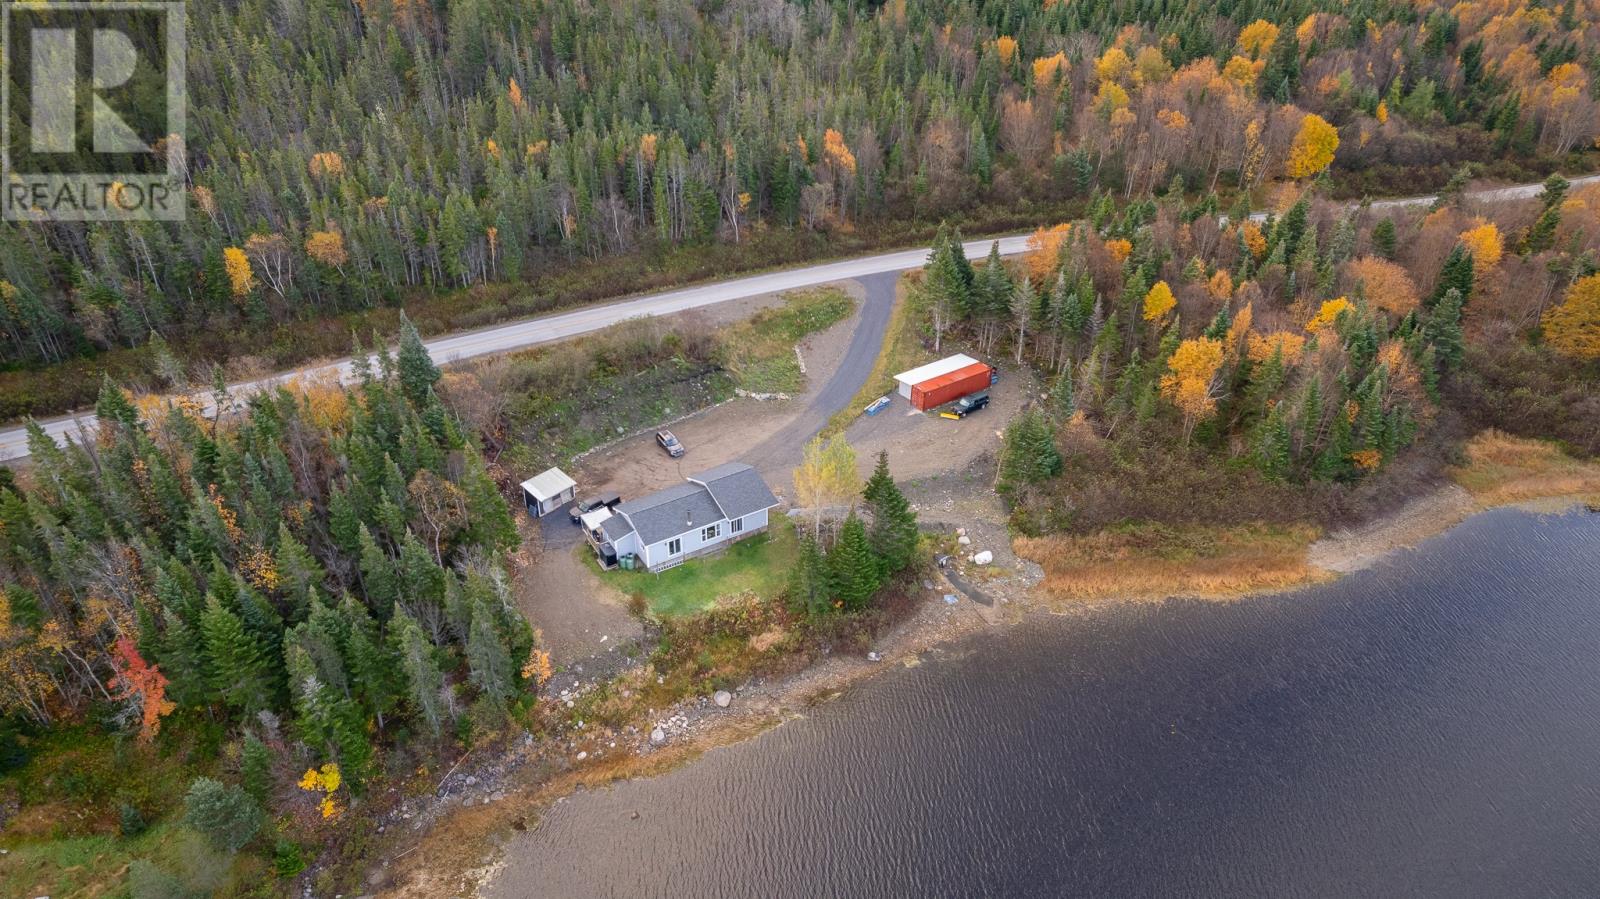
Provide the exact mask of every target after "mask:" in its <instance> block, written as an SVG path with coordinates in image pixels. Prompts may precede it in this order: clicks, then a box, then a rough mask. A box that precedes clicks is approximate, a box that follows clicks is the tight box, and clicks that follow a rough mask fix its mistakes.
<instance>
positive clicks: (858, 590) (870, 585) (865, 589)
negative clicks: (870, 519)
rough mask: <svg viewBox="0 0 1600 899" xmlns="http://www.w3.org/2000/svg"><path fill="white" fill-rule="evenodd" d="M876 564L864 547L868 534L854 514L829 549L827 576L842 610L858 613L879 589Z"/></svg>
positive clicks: (877, 564)
mask: <svg viewBox="0 0 1600 899" xmlns="http://www.w3.org/2000/svg"><path fill="white" fill-rule="evenodd" d="M879 570H880V568H879V562H878V560H877V559H876V558H875V557H874V556H873V555H872V548H871V547H870V546H869V545H868V544H867V531H866V528H865V527H864V526H863V525H862V523H861V519H860V518H859V517H858V516H857V515H856V514H855V513H854V512H852V513H850V517H849V518H846V519H845V522H844V525H843V526H841V527H840V529H839V538H838V540H837V541H835V542H834V544H833V548H832V549H830V550H828V575H829V581H830V583H831V584H832V586H833V595H834V596H835V597H837V598H838V600H839V601H840V602H841V603H843V604H844V608H845V611H847V612H858V611H860V610H862V609H864V608H866V606H867V602H868V600H870V599H871V598H872V594H873V593H875V592H876V591H877V589H878V572H879Z"/></svg>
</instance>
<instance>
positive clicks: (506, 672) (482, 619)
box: [467, 597, 516, 709]
mask: <svg viewBox="0 0 1600 899" xmlns="http://www.w3.org/2000/svg"><path fill="white" fill-rule="evenodd" d="M467 668H468V673H469V677H470V678H471V680H472V683H473V684H474V685H475V686H476V687H477V688H478V689H479V690H480V691H481V692H482V693H483V695H484V697H485V698H487V699H488V700H489V701H490V703H492V704H493V705H494V707H495V708H497V709H503V708H505V707H506V704H507V703H508V702H509V701H510V699H511V694H512V690H513V689H514V688H515V686H516V666H515V664H514V663H513V662H512V659H511V656H510V654H509V653H508V652H507V651H506V645H505V641H504V639H503V638H502V637H501V635H500V630H499V628H498V627H497V626H496V621H495V615H494V611H493V608H492V607H491V606H490V605H489V603H488V602H487V601H486V600H484V599H483V598H481V597H480V598H479V599H478V600H477V601H476V602H474V603H473V607H472V626H471V630H470V632H469V633H468V634H467Z"/></svg>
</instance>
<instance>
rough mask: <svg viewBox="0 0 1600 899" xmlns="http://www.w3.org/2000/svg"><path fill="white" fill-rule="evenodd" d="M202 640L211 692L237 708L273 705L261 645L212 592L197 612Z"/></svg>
mask: <svg viewBox="0 0 1600 899" xmlns="http://www.w3.org/2000/svg"><path fill="white" fill-rule="evenodd" d="M200 630H201V633H202V635H203V637H204V641H205V659H206V676H207V678H208V680H209V681H210V684H211V689H212V691H213V692H214V694H215V695H216V696H218V697H220V698H221V699H222V701H223V702H224V703H226V704H227V705H229V706H230V707H232V708H233V709H235V710H236V711H238V712H241V713H244V714H247V715H248V714H254V713H255V712H260V711H265V710H267V709H271V708H272V707H273V704H274V703H273V700H274V698H275V696H276V692H277V691H276V689H275V688H274V684H273V677H272V675H271V671H272V668H271V666H270V662H269V658H268V654H267V651H266V649H265V647H263V646H262V644H261V643H260V641H259V640H257V639H256V637H254V636H253V635H251V634H250V632H249V631H247V630H245V626H244V622H243V621H241V620H240V619H239V616H237V615H235V614H234V613H233V612H232V611H231V610H229V609H227V608H224V607H223V605H222V603H221V602H219V601H218V600H217V597H216V596H215V595H212V596H208V597H207V598H206V610H205V612H204V613H202V614H201V616H200Z"/></svg>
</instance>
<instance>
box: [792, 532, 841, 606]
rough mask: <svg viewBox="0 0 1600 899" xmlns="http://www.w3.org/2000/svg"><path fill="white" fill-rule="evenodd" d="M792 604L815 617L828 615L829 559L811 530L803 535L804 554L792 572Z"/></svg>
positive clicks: (801, 552) (801, 543) (802, 548)
mask: <svg viewBox="0 0 1600 899" xmlns="http://www.w3.org/2000/svg"><path fill="white" fill-rule="evenodd" d="M787 595H788V600H789V607H790V608H792V609H794V610H795V611H796V612H799V613H801V614H803V615H807V616H809V617H812V618H816V617H818V616H821V615H824V614H827V612H828V610H829V605H828V600H829V599H830V598H831V595H832V585H831V583H830V582H829V577H828V566H827V561H826V560H825V559H824V558H823V556H822V551H821V550H820V549H819V548H818V547H817V541H816V538H815V537H813V536H812V535H811V533H810V532H809V531H807V532H806V533H804V534H802V535H801V537H800V555H799V557H798V558H796V559H795V563H794V568H792V569H790V571H789V587H788V594H787Z"/></svg>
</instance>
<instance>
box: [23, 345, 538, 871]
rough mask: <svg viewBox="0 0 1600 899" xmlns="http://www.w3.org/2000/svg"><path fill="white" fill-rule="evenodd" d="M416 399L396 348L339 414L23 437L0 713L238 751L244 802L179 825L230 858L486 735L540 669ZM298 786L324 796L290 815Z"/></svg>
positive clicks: (494, 518) (272, 396) (290, 410)
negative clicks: (272, 818) (267, 821)
mask: <svg viewBox="0 0 1600 899" xmlns="http://www.w3.org/2000/svg"><path fill="white" fill-rule="evenodd" d="M437 379H438V371H437V369H435V368H434V367H433V364H432V362H431V361H430V360H429V359H428V356H427V354H426V352H424V351H423V350H422V348H421V343H420V341H419V340H418V339H417V337H416V334H415V332H414V331H411V332H408V333H407V334H406V335H404V336H403V338H402V341H401V350H400V352H399V355H398V357H390V356H388V355H381V356H380V357H379V362H378V365H377V366H376V368H375V369H374V370H366V371H363V372H362V373H361V378H360V383H359V384H357V385H355V386H354V387H351V388H343V387H338V386H332V385H299V386H298V387H296V388H295V389H290V388H287V387H285V388H282V389H279V390H278V391H276V392H272V393H263V394H257V395H255V396H252V397H251V398H250V399H249V400H248V401H247V402H243V403H234V402H232V401H231V399H230V398H229V397H227V396H226V395H225V394H224V395H221V396H219V401H220V405H221V408H222V409H223V412H222V414H221V415H219V416H217V417H216V418H214V419H213V418H211V417H208V416H204V415H200V414H198V413H197V412H196V411H195V410H194V409H192V408H190V407H188V406H186V405H183V404H173V405H165V406H161V407H159V408H158V407H154V406H152V407H151V408H148V409H141V408H139V407H137V406H135V405H134V404H133V403H132V402H131V401H130V399H129V398H128V396H127V395H126V394H124V393H123V392H122V391H120V390H119V389H117V388H115V387H113V386H110V385H109V384H108V385H106V387H105V389H104V391H103V393H102V396H101V401H100V403H99V406H98V408H97V412H98V413H99V419H100V420H99V425H98V428H99V430H98V432H97V433H96V434H94V435H93V437H92V439H91V440H89V441H86V442H84V443H81V444H73V445H71V446H68V447H66V448H64V449H63V448H60V447H57V446H56V445H55V444H54V443H53V442H52V441H51V440H50V439H49V438H48V437H46V436H44V434H43V433H42V432H40V431H38V430H37V429H35V432H34V435H33V436H34V439H33V441H32V443H31V450H32V453H33V468H32V470H31V472H30V474H29V476H28V478H27V481H28V483H29V485H30V486H29V487H28V488H27V489H13V488H11V487H10V486H8V487H7V489H4V490H0V535H3V538H4V539H3V540H0V570H3V577H0V580H3V586H0V711H3V713H4V715H5V716H7V718H8V719H12V720H21V721H26V722H27V723H28V725H29V727H30V729H31V730H33V731H35V732H37V733H47V732H49V731H50V730H51V729H57V730H60V731H62V732H66V731H67V729H70V728H71V727H73V726H74V725H76V724H79V723H81V722H85V721H88V722H92V723H94V724H95V725H97V726H98V727H100V728H105V729H107V730H110V731H115V730H118V729H126V730H127V731H129V732H132V733H136V734H138V735H139V740H140V741H141V742H150V741H152V740H153V739H154V738H156V736H157V734H158V732H163V731H164V730H173V729H174V728H176V730H177V732H178V733H180V734H182V735H183V736H182V737H180V739H179V741H178V743H177V745H188V746H194V745H199V746H202V747H203V746H206V745H212V746H213V747H214V746H215V745H216V743H217V742H220V741H221V740H222V739H223V736H224V734H232V735H235V736H238V735H242V738H243V739H242V743H236V744H235V745H236V746H237V747H238V753H239V754H238V756H236V758H235V760H234V769H235V770H236V771H237V772H238V776H239V779H240V781H241V782H242V789H243V790H244V791H245V793H246V794H248V795H241V794H239V790H240V789H241V788H240V787H226V788H224V787H222V786H221V785H218V786H217V787H216V789H220V790H224V791H225V794H219V796H215V797H208V796H206V795H201V796H199V797H197V798H196V797H191V798H192V799H193V801H191V803H190V806H191V813H193V812H194V808H195V807H196V805H197V804H198V805H199V806H200V807H201V808H206V807H210V806H225V807H227V808H231V809H232V813H230V814H242V815H243V817H242V818H240V817H233V818H229V819H228V820H229V821H231V822H232V823H231V824H228V823H224V824H222V825H219V826H218V827H215V828H210V830H212V831H214V832H213V833H211V834H210V835H211V836H213V837H215V838H216V839H218V840H219V841H220V842H221V843H222V844H225V845H221V846H220V847H219V848H226V849H237V848H238V847H239V846H240V845H242V844H243V843H244V842H247V841H249V840H250V838H251V836H252V835H253V834H254V829H255V826H258V825H259V823H260V819H261V817H262V810H263V809H269V808H273V807H274V806H277V807H282V805H283V803H284V799H283V797H284V796H285V795H302V796H303V795H304V793H314V794H315V795H316V797H317V798H318V799H320V800H321V806H322V816H323V817H331V816H333V815H335V814H337V811H338V809H339V808H341V807H343V806H344V805H346V804H348V802H349V796H350V795H351V793H352V791H354V792H355V793H356V794H357V795H359V794H360V792H361V791H362V790H363V788H364V786H365V785H366V784H367V783H368V782H369V780H370V779H371V778H372V777H373V776H375V775H379V774H382V773H384V772H386V771H391V770H393V769H394V768H395V766H399V767H400V769H401V770H405V767H406V765H407V759H410V758H413V757H414V756H413V755H412V754H411V753H413V752H416V751H421V752H422V753H423V754H424V757H426V751H427V748H428V747H430V746H437V745H443V744H444V743H446V742H449V741H451V740H453V739H455V738H457V737H459V736H461V735H463V734H470V733H472V732H474V729H477V730H482V729H485V728H489V729H493V728H495V727H497V726H498V725H499V723H500V722H502V721H503V720H505V716H506V713H507V711H508V709H509V708H510V707H511V706H512V705H513V704H514V703H515V702H516V701H517V700H518V697H519V696H523V695H525V693H526V691H525V690H524V689H523V687H522V684H523V682H524V680H525V679H527V678H530V677H531V678H534V679H535V680H537V679H538V678H540V677H548V676H549V670H548V661H547V658H546V657H544V656H543V654H542V653H541V652H540V651H539V650H537V649H536V648H535V646H534V635H533V631H532V630H531V628H530V626H529V625H528V622H527V621H526V620H525V619H524V618H523V617H522V615H521V614H520V613H519V612H518V611H516V609H515V607H514V605H513V604H512V602H511V601H510V586H509V582H508V576H507V571H506V567H505V558H504V556H505V553H506V552H507V551H508V550H510V549H512V548H514V547H515V546H516V545H517V544H518V542H519V538H518V534H517V530H516V527H515V524H514V522H513V519H512V518H511V514H510V512H509V510H508V508H507V506H506V503H505V501H504V500H503V499H502V498H501V496H500V492H499V488H498V486H497V485H496V483H495V481H494V480H493V479H492V478H491V476H490V475H489V473H488V471H487V469H486V468H485V466H484V464H483V461H482V458H481V456H480V455H479V453H478V451H477V449H476V447H475V446H474V445H473V443H472V441H471V440H470V439H469V438H468V437H467V436H466V435H465V434H464V433H463V429H462V428H461V426H460V425H459V424H458V423H457V420H456V419H455V418H454V417H453V416H452V415H451V414H450V413H449V412H447V411H446V410H445V409H444V407H443V406H442V405H441V404H440V402H439V400H438V399H437V397H436V396H435V394H434V392H433V385H434V383H435V382H436V381H437ZM173 745H175V744H173V743H170V742H169V743H167V744H166V746H167V748H168V749H170V748H171V747H172V746H173ZM390 747H396V748H398V749H399V750H400V752H399V753H398V754H397V755H390V754H389V753H388V750H389V748H390ZM212 752H214V748H213V750H212ZM200 754H201V755H202V756H204V755H206V754H207V751H206V750H203V749H202V750H201V752H200ZM179 755H180V757H181V755H182V753H181V752H180V753H179ZM303 768H304V769H314V770H316V771H320V772H322V774H320V775H318V776H319V777H322V778H324V779H323V780H321V781H317V780H315V779H313V780H312V781H310V782H309V783H310V785H309V786H308V785H307V784H301V787H300V791H296V790H295V789H294V787H293V776H292V775H295V774H297V772H298V771H299V770H301V769H303ZM79 776H80V777H86V776H88V775H87V774H81V775H79ZM154 777H155V775H152V778H154ZM112 779H113V780H114V781H115V782H117V783H119V784H123V785H124V786H126V784H125V781H124V780H123V779H120V778H112ZM212 783H215V782H212ZM319 784H320V786H318V785H319ZM205 788H206V785H204V784H202V785H201V787H200V789H201V792H202V793H204V792H205ZM226 791H231V792H226ZM173 799H174V797H172V796H170V795H165V796H156V797H152V798H150V799H149V800H148V801H147V802H146V803H145V805H144V807H143V808H139V807H137V806H132V807H131V808H132V811H131V812H127V811H125V812H124V815H125V817H126V816H127V815H129V814H132V815H133V816H134V817H135V819H137V818H138V817H139V816H141V815H153V814H156V813H158V812H159V811H160V810H161V809H162V808H164V807H167V806H170V804H171V802H172V801H173ZM126 801H127V800H126V799H124V802H126ZM208 803H209V805H208ZM310 804H311V805H312V806H313V807H315V806H316V805H317V804H318V803H317V802H311V803H310ZM291 806H292V803H291ZM214 810H215V809H214ZM241 822H246V823H248V822H254V824H250V826H248V827H246V826H245V824H243V823H241ZM191 823H193V822H191ZM196 826H197V828H198V829H199V830H201V831H202V832H206V831H207V830H208V827H207V826H203V825H196ZM241 831H243V832H241ZM127 832H128V827H127V825H126V824H125V825H124V833H125V834H127ZM235 841H236V842H235ZM158 892H159V891H158ZM146 894H150V893H146Z"/></svg>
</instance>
